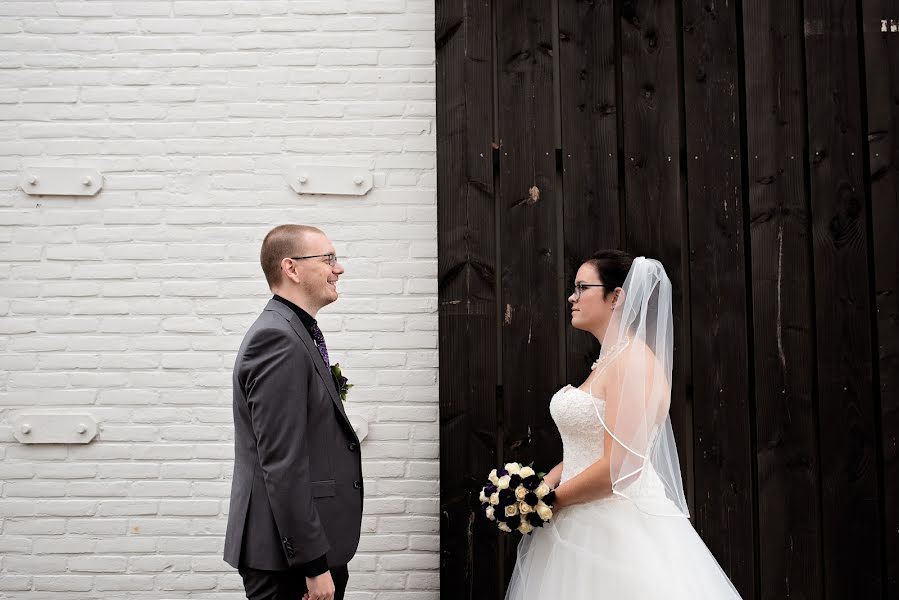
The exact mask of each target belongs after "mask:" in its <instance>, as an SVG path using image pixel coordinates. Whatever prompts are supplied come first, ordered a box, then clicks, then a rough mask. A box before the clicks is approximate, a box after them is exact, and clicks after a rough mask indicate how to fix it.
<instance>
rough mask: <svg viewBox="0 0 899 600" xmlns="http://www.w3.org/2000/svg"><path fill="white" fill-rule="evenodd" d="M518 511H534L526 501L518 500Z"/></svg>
mask: <svg viewBox="0 0 899 600" xmlns="http://www.w3.org/2000/svg"><path fill="white" fill-rule="evenodd" d="M518 511H519V512H520V513H521V514H523V515H526V514H528V513H531V512H534V508H533V507H532V506H531V505H530V504H528V503H527V502H519V503H518Z"/></svg>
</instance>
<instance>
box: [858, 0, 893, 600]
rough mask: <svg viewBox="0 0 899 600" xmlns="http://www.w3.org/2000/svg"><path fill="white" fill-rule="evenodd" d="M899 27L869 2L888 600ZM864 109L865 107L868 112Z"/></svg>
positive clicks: (879, 0) (871, 179)
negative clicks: (898, 28)
mask: <svg viewBox="0 0 899 600" xmlns="http://www.w3.org/2000/svg"><path fill="white" fill-rule="evenodd" d="M884 20H887V21H892V22H890V23H888V24H887V28H888V29H892V26H893V25H894V24H895V25H897V26H899V3H897V2H896V1H895V0H865V1H864V2H862V24H863V31H864V33H863V36H862V39H863V41H864V58H865V60H864V65H865V82H864V89H865V95H866V106H865V107H866V108H867V123H866V126H867V132H866V133H867V141H868V145H867V156H866V164H867V170H866V173H865V175H866V181H867V182H868V185H869V186H870V189H869V190H868V191H869V193H870V198H871V201H870V203H869V205H868V206H869V210H868V217H869V218H870V221H871V230H872V235H871V237H870V238H869V249H870V250H871V251H872V256H873V258H874V277H873V289H874V298H875V302H876V304H875V307H874V308H875V311H876V326H875V335H876V336H877V354H876V360H877V362H876V363H875V365H874V372H875V382H876V383H877V388H878V389H879V391H880V419H881V421H880V431H881V449H882V457H883V458H882V460H883V471H882V483H883V486H884V491H883V499H882V506H883V507H884V517H883V518H884V524H883V531H884V533H885V535H884V552H885V555H886V556H885V561H884V565H885V569H884V578H885V580H886V582H887V583H886V592H887V593H886V595H885V597H886V598H899V235H897V232H899V34H897V33H893V32H884V31H882V29H883V28H884V27H883V25H884V23H883V21H884ZM865 107H863V108H865Z"/></svg>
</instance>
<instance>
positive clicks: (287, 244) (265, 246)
mask: <svg viewBox="0 0 899 600" xmlns="http://www.w3.org/2000/svg"><path fill="white" fill-rule="evenodd" d="M313 233H320V234H322V235H324V234H325V232H324V231H322V230H321V229H319V228H318V227H312V226H311V225H292V224H287V225H278V226H277V227H275V228H274V229H272V230H271V231H269V232H268V233H267V234H266V236H265V239H264V240H262V250H261V251H260V253H259V262H260V263H261V264H262V272H263V273H265V280H266V281H268V287H269V288H273V287H275V286H276V285H278V284H279V283H281V260H282V259H284V258H285V257H288V256H297V255H299V254H302V252H303V249H304V247H305V245H306V244H305V241H306V237H307V236H308V235H310V234H313Z"/></svg>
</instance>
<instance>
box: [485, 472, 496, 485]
mask: <svg viewBox="0 0 899 600" xmlns="http://www.w3.org/2000/svg"><path fill="white" fill-rule="evenodd" d="M487 479H488V480H490V483H492V484H493V485H496V482H497V481H499V477H497V475H496V469H493V470H492V471H490V475H488V476H487Z"/></svg>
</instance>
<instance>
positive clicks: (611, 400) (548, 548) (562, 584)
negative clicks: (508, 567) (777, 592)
mask: <svg viewBox="0 0 899 600" xmlns="http://www.w3.org/2000/svg"><path fill="white" fill-rule="evenodd" d="M568 301H569V302H570V303H571V324H572V325H573V326H574V327H576V328H578V329H582V330H585V331H589V332H590V333H592V334H593V335H594V336H595V337H596V338H597V339H598V340H599V341H600V342H601V343H602V350H601V352H600V355H599V359H598V360H597V361H596V363H594V365H593V367H592V371H591V373H590V374H589V376H588V377H587V379H586V381H584V383H583V384H581V385H580V386H579V387H572V386H570V385H566V386H565V387H563V388H562V389H561V390H559V391H558V392H556V394H555V395H554V396H553V398H552V401H551V402H550V412H551V413H552V417H553V420H554V421H555V423H556V426H557V427H558V428H559V433H560V434H561V436H562V443H563V461H562V462H561V463H559V464H558V465H557V466H556V467H555V468H554V469H552V471H550V473H549V474H548V475H547V476H546V481H547V483H548V484H549V485H551V486H552V487H554V488H555V491H556V501H555V506H554V510H555V511H557V514H556V516H555V517H554V518H553V520H552V521H550V523H549V524H547V526H546V527H545V528H543V529H538V530H536V531H534V533H532V534H531V535H529V536H525V537H524V539H522V541H521V543H520V544H519V546H518V561H517V563H516V565H515V570H514V572H513V573H512V580H511V582H510V584H509V589H508V591H507V593H506V600H536V599H537V598H565V599H566V600H588V599H589V600H594V599H615V600H637V599H639V600H647V599H654V598H661V599H665V600H681V599H683V600H687V599H689V600H698V599H714V600H722V599H734V598H736V599H739V598H740V595H739V594H738V593H737V591H736V589H735V588H734V587H733V585H732V584H731V582H730V580H729V579H728V578H727V575H725V574H724V572H723V571H722V570H721V567H719V566H718V563H717V562H716V561H715V558H714V557H713V556H712V554H711V553H710V552H709V550H708V549H707V548H706V546H705V544H704V543H703V542H702V540H701V539H700V537H699V535H698V534H697V533H696V531H695V530H694V529H693V527H692V526H691V524H690V521H689V520H688V516H689V513H688V509H687V502H686V500H685V499H684V491H683V486H682V483H681V475H680V466H679V463H678V459H677V449H676V447H675V443H674V437H673V435H672V432H671V420H670V419H669V417H668V408H669V405H670V403H671V383H670V382H671V369H672V346H673V341H672V333H673V331H672V311H671V282H670V281H669V280H668V277H667V275H666V274H665V269H664V268H663V267H662V264H661V263H659V262H658V261H656V260H653V259H649V258H644V257H642V256H641V257H638V258H633V257H632V256H631V255H629V254H627V253H625V252H620V251H617V250H605V251H602V252H598V253H597V254H594V255H593V256H591V257H590V258H588V259H587V260H586V261H585V262H584V264H582V265H581V267H580V269H578V272H577V276H576V280H575V285H574V293H573V294H571V296H570V297H569V298H568Z"/></svg>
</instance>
